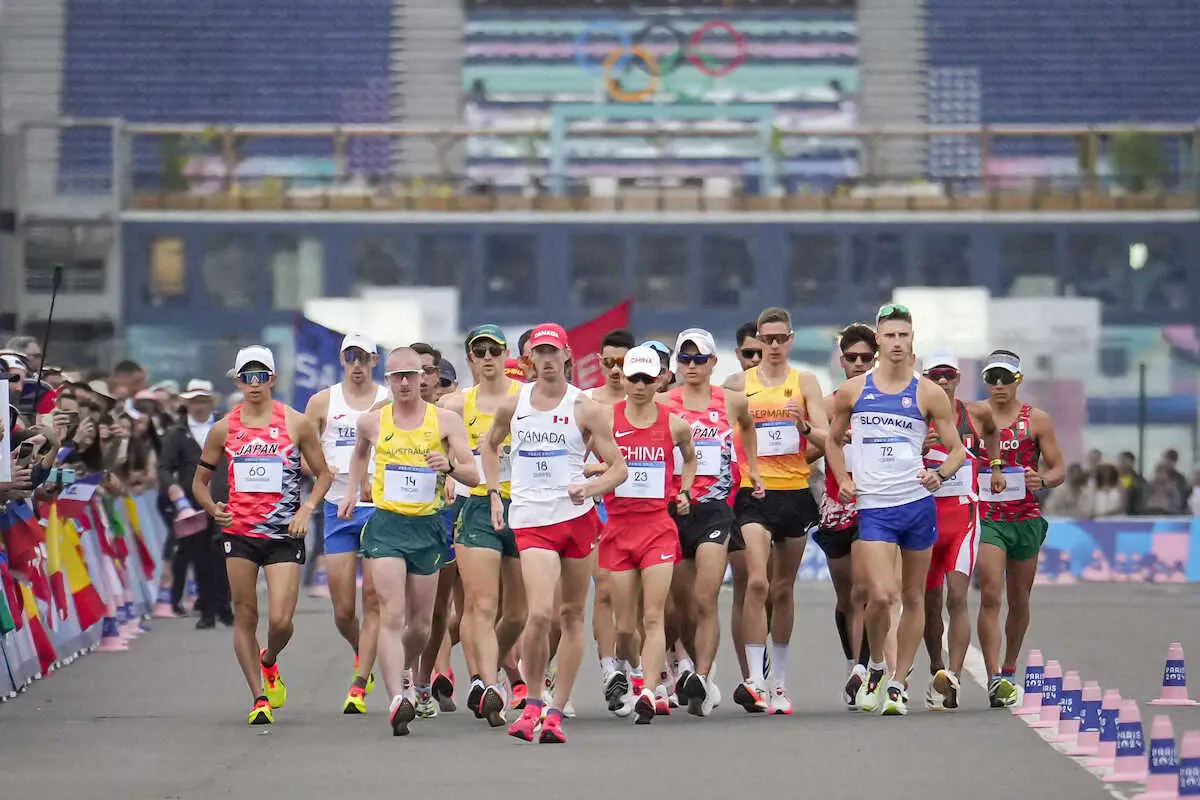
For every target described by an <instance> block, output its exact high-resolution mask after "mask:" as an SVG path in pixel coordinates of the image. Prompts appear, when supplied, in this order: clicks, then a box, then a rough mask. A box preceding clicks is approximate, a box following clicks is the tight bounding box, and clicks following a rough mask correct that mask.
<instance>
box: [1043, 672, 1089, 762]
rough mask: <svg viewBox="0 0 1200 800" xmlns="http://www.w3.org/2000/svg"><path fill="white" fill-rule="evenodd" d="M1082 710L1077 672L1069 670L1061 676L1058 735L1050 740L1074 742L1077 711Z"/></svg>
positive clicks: (1080, 688) (1080, 687)
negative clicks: (1061, 687) (1065, 674)
mask: <svg viewBox="0 0 1200 800" xmlns="http://www.w3.org/2000/svg"><path fill="white" fill-rule="evenodd" d="M1082 710H1083V687H1082V684H1081V683H1080V681H1079V673H1078V672H1076V671H1075V670H1071V671H1069V672H1068V673H1067V677H1065V678H1063V690H1062V697H1061V698H1059V701H1058V735H1057V736H1054V737H1052V738H1051V739H1050V741H1051V742H1064V743H1066V744H1071V745H1073V744H1075V741H1076V740H1077V739H1078V738H1079V713H1080V712H1081V711H1082Z"/></svg>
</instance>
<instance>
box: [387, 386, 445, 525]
mask: <svg viewBox="0 0 1200 800" xmlns="http://www.w3.org/2000/svg"><path fill="white" fill-rule="evenodd" d="M441 449H442V430H441V427H440V426H439V425H438V419H437V406H435V405H433V404H432V403H429V404H427V405H426V406H425V418H424V419H423V420H421V424H420V426H419V427H417V428H416V429H414V430H410V431H403V430H400V429H399V428H397V427H396V423H395V422H394V421H393V419H392V404H391V403H388V404H387V405H386V406H384V407H383V409H382V410H381V411H380V414H379V438H378V439H377V440H376V441H375V478H374V481H373V483H372V486H371V494H372V496H373V497H374V498H375V507H376V508H382V509H383V510H384V511H394V512H395V513H397V514H405V515H407V516H410V517H425V516H429V515H430V514H436V513H438V512H439V511H441V510H442V509H443V508H444V507H445V505H446V495H445V484H446V475H445V474H444V473H441V472H435V471H434V470H432V469H430V468H429V467H428V466H426V464H425V454H426V453H432V452H435V451H438V450H441Z"/></svg>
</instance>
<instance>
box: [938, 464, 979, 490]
mask: <svg viewBox="0 0 1200 800" xmlns="http://www.w3.org/2000/svg"><path fill="white" fill-rule="evenodd" d="M973 473H974V468H973V467H972V466H971V462H970V461H969V460H968V461H967V463H965V464H963V465H962V466H961V467H959V468H958V471H956V472H955V473H954V474H953V475H952V476H951V477H950V480H948V481H942V487H941V488H940V489H938V490H937V491H936V492H934V493H933V496H934V497H966V496H967V495H969V494H970V493H971V478H972V476H973Z"/></svg>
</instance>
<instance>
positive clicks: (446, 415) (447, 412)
mask: <svg viewBox="0 0 1200 800" xmlns="http://www.w3.org/2000/svg"><path fill="white" fill-rule="evenodd" d="M430 405H432V404H430ZM433 409H434V413H435V414H436V415H437V421H438V426H439V427H444V426H451V427H453V428H455V429H457V428H459V427H461V426H462V424H463V418H462V415H461V414H459V413H458V412H456V411H453V410H451V409H449V408H440V407H438V406H433Z"/></svg>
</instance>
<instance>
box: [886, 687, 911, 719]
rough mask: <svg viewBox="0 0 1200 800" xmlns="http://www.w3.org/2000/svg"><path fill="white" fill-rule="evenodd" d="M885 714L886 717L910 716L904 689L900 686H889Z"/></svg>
mask: <svg viewBox="0 0 1200 800" xmlns="http://www.w3.org/2000/svg"><path fill="white" fill-rule="evenodd" d="M883 715H884V716H885V717H904V716H908V705H907V701H906V699H905V697H904V690H903V689H901V688H900V687H899V686H889V687H888V688H887V700H885V701H884V704H883Z"/></svg>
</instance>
